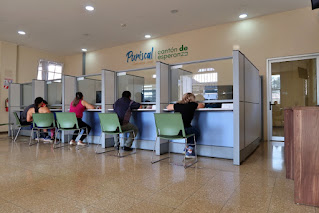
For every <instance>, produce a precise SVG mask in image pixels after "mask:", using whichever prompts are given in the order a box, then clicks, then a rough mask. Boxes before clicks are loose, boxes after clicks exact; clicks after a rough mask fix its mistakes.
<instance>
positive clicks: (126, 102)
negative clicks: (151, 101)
mask: <svg viewBox="0 0 319 213" xmlns="http://www.w3.org/2000/svg"><path fill="white" fill-rule="evenodd" d="M140 106H141V104H140V103H137V102H135V101H133V100H131V92H130V91H124V92H123V93H122V98H120V99H118V100H117V101H116V102H115V103H114V105H113V107H114V112H115V113H116V114H117V116H118V117H119V121H120V124H121V128H122V131H128V130H133V131H134V134H135V136H136V135H137V133H138V128H137V127H136V126H135V125H133V124H131V123H130V122H129V121H130V118H131V114H132V109H139V108H140ZM132 143H133V133H132V132H130V133H129V136H128V138H127V139H126V141H125V144H124V147H123V149H124V150H125V151H132V150H133V149H132V148H131V146H132ZM119 145H120V144H119V140H118V135H115V136H114V147H115V148H116V149H119Z"/></svg>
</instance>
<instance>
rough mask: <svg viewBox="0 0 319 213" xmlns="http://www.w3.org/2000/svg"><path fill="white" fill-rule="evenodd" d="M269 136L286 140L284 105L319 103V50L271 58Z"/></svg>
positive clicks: (273, 138) (276, 139)
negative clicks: (299, 54) (317, 52)
mask: <svg viewBox="0 0 319 213" xmlns="http://www.w3.org/2000/svg"><path fill="white" fill-rule="evenodd" d="M267 65H268V68H267V69H268V72H267V74H268V75H267V80H268V95H267V103H268V106H267V115H268V139H269V140H273V141H284V109H286V108H291V107H295V106H316V105H319V103H318V100H319V98H318V94H319V92H318V86H317V85H319V83H318V75H317V71H318V70H319V54H312V55H305V56H293V57H284V58H276V59H268V63H267Z"/></svg>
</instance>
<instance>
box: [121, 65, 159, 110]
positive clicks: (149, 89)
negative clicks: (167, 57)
mask: <svg viewBox="0 0 319 213" xmlns="http://www.w3.org/2000/svg"><path fill="white" fill-rule="evenodd" d="M124 91H130V92H131V94H132V97H131V98H132V100H134V101H136V102H147V103H149V102H151V103H154V104H155V101H156V69H155V68H154V69H147V70H139V71H132V72H126V73H124V72H120V73H117V97H118V98H120V97H122V93H123V92H124Z"/></svg>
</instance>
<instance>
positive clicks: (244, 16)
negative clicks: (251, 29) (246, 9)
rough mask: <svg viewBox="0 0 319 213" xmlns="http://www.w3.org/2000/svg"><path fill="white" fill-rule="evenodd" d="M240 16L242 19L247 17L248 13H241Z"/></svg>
mask: <svg viewBox="0 0 319 213" xmlns="http://www.w3.org/2000/svg"><path fill="white" fill-rule="evenodd" d="M239 18H241V19H244V18H247V14H246V13H244V14H241V15H240V16H239Z"/></svg>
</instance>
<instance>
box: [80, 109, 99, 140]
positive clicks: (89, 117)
mask: <svg viewBox="0 0 319 213" xmlns="http://www.w3.org/2000/svg"><path fill="white" fill-rule="evenodd" d="M99 113H101V111H84V112H83V118H82V120H83V121H84V122H85V123H87V124H88V125H89V126H90V127H91V128H92V129H91V132H90V134H89V136H100V135H101V125H100V119H99Z"/></svg>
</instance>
